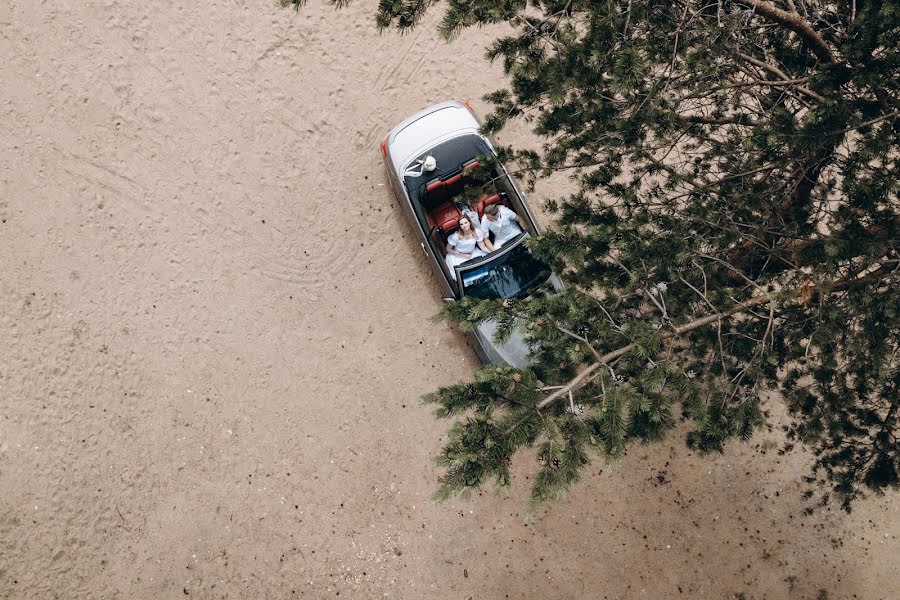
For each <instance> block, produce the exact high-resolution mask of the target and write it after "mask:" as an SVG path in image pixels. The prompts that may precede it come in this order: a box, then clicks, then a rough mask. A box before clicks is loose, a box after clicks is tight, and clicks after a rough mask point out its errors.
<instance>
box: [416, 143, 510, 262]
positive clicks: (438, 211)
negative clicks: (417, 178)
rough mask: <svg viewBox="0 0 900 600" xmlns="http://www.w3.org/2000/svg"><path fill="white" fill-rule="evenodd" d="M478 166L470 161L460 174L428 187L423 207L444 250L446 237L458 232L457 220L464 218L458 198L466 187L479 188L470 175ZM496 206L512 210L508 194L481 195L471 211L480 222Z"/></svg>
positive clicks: (426, 187) (439, 244) (430, 228)
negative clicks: (490, 208) (486, 209)
mask: <svg viewBox="0 0 900 600" xmlns="http://www.w3.org/2000/svg"><path fill="white" fill-rule="evenodd" d="M477 166H479V163H478V161H471V162H469V163H467V164H466V165H464V166H463V168H462V170H461V171H460V172H459V173H457V174H455V175H453V176H451V177H448V178H447V179H434V180H432V181H429V182H428V183H426V185H425V195H424V198H423V200H422V208H423V209H424V212H425V219H426V221H427V225H428V229H429V231H430V232H431V236H432V239H433V240H434V243H435V244H436V245H437V247H438V248H439V249H441V250H443V248H444V247H445V246H446V244H447V236H449V235H450V234H451V233H453V232H454V231H455V230H456V228H457V220H458V219H459V217H460V216H461V215H462V212H461V211H460V209H459V206H458V205H457V203H456V201H455V199H457V198H458V197H459V196H461V195H462V193H463V190H464V189H465V187H466V186H467V185H472V184H476V185H477V182H476V181H475V180H474V179H473V178H472V177H471V175H469V173H470V172H471V171H472V170H473V169H474V168H475V167H477ZM497 203H500V204H503V205H504V206H507V207H508V208H512V206H511V205H510V201H509V197H508V196H507V194H506V193H505V192H500V193H495V194H491V195H484V196H481V197H480V198H479V199H478V203H477V204H476V205H475V206H473V207H472V208H473V209H474V210H475V211H476V212H477V213H478V218H479V219H480V218H481V217H482V216H483V215H484V209H485V207H487V206H488V205H490V204H497ZM476 225H477V224H476Z"/></svg>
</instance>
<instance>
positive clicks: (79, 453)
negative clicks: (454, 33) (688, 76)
mask: <svg viewBox="0 0 900 600" xmlns="http://www.w3.org/2000/svg"><path fill="white" fill-rule="evenodd" d="M374 6H375V5H374V3H373V2H369V1H361V0H357V2H355V3H354V4H353V5H352V6H351V7H350V8H348V9H346V10H343V11H340V12H335V11H334V9H332V8H330V7H327V6H324V5H323V4H322V3H319V2H315V1H313V2H312V3H310V5H309V6H307V7H306V8H305V9H304V10H303V11H302V12H301V13H300V14H299V15H296V14H293V13H292V12H290V11H285V10H282V9H280V8H279V7H278V6H276V5H275V3H274V2H268V1H267V0H259V1H249V0H243V1H240V2H239V1H236V0H231V1H224V0H214V1H212V2H184V1H175V2H167V1H162V2H138V1H136V0H133V1H125V0H92V1H81V2H74V1H63V2H36V1H35V0H6V1H5V2H2V3H0V57H2V62H0V219H2V223H0V597H3V598H37V599H52V598H65V599H70V598H71V599H87V598H110V599H113V598H115V599H130V598H138V599H143V598H147V599H159V598H187V597H190V598H231V599H238V598H242V599H255V598H297V597H306V598H330V597H332V598H333V597H338V596H340V597H342V598H347V597H349V598H378V597H389V598H411V599H415V598H429V599H432V598H434V599H443V598H447V599H451V598H452V599H467V598H476V599H485V598H486V599H494V598H507V597H508V598H586V599H587V598H590V599H593V598H598V599H599V598H610V599H612V598H620V599H624V598H635V599H637V598H732V597H743V598H746V599H751V598H771V599H778V598H817V597H822V598H824V597H826V596H821V594H820V590H825V591H826V592H827V598H830V599H834V598H867V599H868V598H885V599H887V598H897V596H896V595H895V593H896V590H897V589H898V587H900V579H898V575H897V572H898V571H897V569H896V567H897V556H898V555H900V543H898V539H897V538H898V535H900V525H898V518H897V517H898V503H897V499H896V497H884V498H874V499H871V500H869V501H866V502H862V503H860V504H859V506H858V507H857V509H856V510H855V511H854V513H853V514H852V515H850V516H846V515H844V514H842V513H839V512H836V511H828V510H824V511H819V512H818V513H816V514H814V515H812V516H805V515H804V514H803V512H802V511H803V508H804V507H805V506H806V505H805V504H804V502H803V501H802V500H801V498H800V492H801V490H802V489H803V488H802V487H801V484H800V478H801V476H802V475H803V474H805V473H806V469H807V467H808V464H809V463H808V461H809V459H808V457H806V456H803V455H799V454H798V455H793V456H788V457H784V456H779V455H778V454H777V452H776V451H775V450H776V448H777V445H778V439H779V438H778V436H777V435H776V434H775V433H769V434H760V435H759V436H757V438H756V439H755V440H754V441H753V443H751V444H750V445H744V446H740V445H739V446H738V447H737V449H736V451H734V452H731V453H729V454H726V455H716V456H709V457H703V456H697V455H692V454H690V453H688V451H687V450H686V449H685V447H684V444H683V442H682V440H681V439H679V438H678V437H677V436H676V437H673V439H672V440H671V442H670V443H666V444H662V445H658V446H653V447H646V448H644V447H636V448H633V449H632V450H631V451H630V452H629V455H628V456H627V457H626V458H625V459H624V460H623V461H621V462H620V463H618V464H617V465H615V466H608V465H604V464H601V462H599V461H598V462H597V464H595V465H594V466H592V467H591V468H590V469H588V470H587V471H586V472H585V481H584V482H583V483H582V484H581V485H579V486H578V487H577V488H576V489H575V490H574V491H573V493H572V494H571V495H570V496H569V497H568V498H567V499H565V500H563V501H562V502H559V503H556V504H552V505H549V506H547V507H546V509H545V510H543V511H542V513H541V514H540V515H539V517H538V518H537V519H535V520H533V521H528V520H526V519H525V518H524V516H523V514H522V511H523V509H524V507H525V500H526V498H527V489H528V485H529V481H528V475H529V468H530V463H529V462H528V460H526V457H522V460H521V461H520V462H519V463H518V464H517V465H516V478H515V481H514V488H513V490H512V492H511V493H510V494H509V495H508V496H506V497H502V496H497V495H494V494H492V493H491V491H487V492H485V493H484V494H483V495H476V496H475V497H474V498H473V499H471V500H470V501H462V500H460V501H454V502H449V503H445V504H440V505H433V504H431V503H429V502H428V499H429V497H430V495H431V493H432V492H433V491H434V487H435V481H436V478H437V476H438V474H439V472H438V471H437V470H436V468H435V466H434V464H433V462H432V457H433V456H434V455H435V454H436V453H437V451H438V449H439V448H440V444H441V439H442V435H443V433H444V431H445V429H446V427H447V423H444V422H437V421H435V420H434V419H433V418H432V416H431V412H430V409H429V408H427V407H423V406H421V405H420V403H419V397H420V395H421V394H423V393H425V392H427V391H430V390H433V389H434V388H435V387H437V386H438V385H441V384H449V383H452V382H456V381H460V380H464V379H467V378H469V377H471V374H472V370H473V369H474V368H475V366H476V362H475V358H474V355H473V353H472V351H471V350H470V349H469V348H468V347H467V346H466V344H465V340H464V339H463V338H462V337H461V336H460V335H459V334H458V333H457V332H455V331H454V330H452V329H451V328H450V327H448V326H447V325H445V324H435V323H433V322H431V321H430V320H429V318H430V317H431V316H432V315H433V314H434V313H435V312H436V311H437V309H438V308H439V306H440V297H439V295H438V291H437V286H436V285H435V281H434V279H433V276H432V275H431V273H430V271H429V267H428V265H427V264H426V263H425V262H424V260H423V256H422V254H421V251H420V250H419V248H418V244H417V243H415V242H413V241H411V238H412V235H411V230H410V228H409V226H408V225H407V224H406V223H405V221H404V220H403V216H402V214H401V213H400V211H399V207H398V204H397V202H396V201H395V200H394V198H393V197H392V196H391V193H390V191H389V187H388V186H387V185H386V183H385V181H386V180H385V177H384V173H383V169H382V166H381V161H380V158H381V157H380V155H379V152H378V145H379V144H380V142H381V140H382V138H383V136H384V134H385V132H386V131H387V130H388V129H389V128H390V127H391V126H392V125H393V124H395V123H396V122H398V121H399V120H401V119H402V118H404V117H405V116H407V115H409V114H410V113H412V112H414V111H416V110H418V109H420V108H422V107H424V106H427V105H428V104H430V103H433V102H436V101H439V100H444V99H447V98H474V99H476V100H475V106H476V108H477V109H479V110H482V111H483V110H484V109H485V105H484V104H483V103H482V102H480V101H478V100H477V98H479V97H480V96H481V95H482V94H484V93H486V92H489V91H491V90H493V89H495V88H496V87H497V86H498V85H499V84H500V83H501V74H500V71H499V66H497V65H489V64H488V63H487V62H486V61H485V60H484V58H483V47H484V44H485V42H486V40H488V39H489V35H490V33H491V32H485V31H469V32H466V33H465V34H464V35H462V37H460V38H459V39H458V40H456V41H454V42H453V43H451V44H445V43H443V42H441V41H440V40H439V39H438V37H437V35H436V33H435V31H434V28H435V26H436V24H437V21H438V18H439V16H440V15H439V14H437V13H435V14H432V15H430V17H429V19H428V20H427V21H426V22H425V23H424V24H423V25H422V26H421V27H420V28H419V29H417V30H416V31H415V32H413V33H412V34H410V35H406V36H400V35H397V34H394V33H389V34H385V35H381V36H379V35H378V33H377V32H376V30H375V28H374V22H373V16H372V15H373V12H374ZM501 141H503V142H509V141H523V142H526V143H527V142H529V141H532V142H533V140H530V138H528V136H527V134H525V133H522V132H511V133H510V134H507V135H506V136H501ZM547 191H548V187H547V186H544V187H543V188H542V189H541V190H539V191H538V192H539V193H537V194H535V196H536V197H535V199H534V202H533V204H535V206H537V204H538V199H539V197H540V196H541V195H542V194H545V193H546V192H547ZM544 218H546V217H544ZM740 594H743V596H741V595H740Z"/></svg>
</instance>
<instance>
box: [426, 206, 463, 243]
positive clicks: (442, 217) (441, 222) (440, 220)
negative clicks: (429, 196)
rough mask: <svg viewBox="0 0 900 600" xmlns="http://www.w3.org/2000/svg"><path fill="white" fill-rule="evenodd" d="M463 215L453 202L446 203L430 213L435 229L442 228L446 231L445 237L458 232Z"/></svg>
mask: <svg viewBox="0 0 900 600" xmlns="http://www.w3.org/2000/svg"><path fill="white" fill-rule="evenodd" d="M461 214H462V213H461V212H460V211H459V208H457V206H456V205H455V204H453V203H452V202H445V203H443V204H441V205H439V206H435V207H434V208H432V209H431V210H430V211H429V216H430V217H431V222H432V223H433V224H434V226H435V227H440V228H441V229H442V230H443V231H444V235H448V234H449V233H450V232H451V231H455V230H456V228H457V226H458V223H457V221H458V220H459V217H460V215H461Z"/></svg>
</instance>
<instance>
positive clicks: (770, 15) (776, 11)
mask: <svg viewBox="0 0 900 600" xmlns="http://www.w3.org/2000/svg"><path fill="white" fill-rule="evenodd" d="M738 2H739V3H740V4H745V5H747V6H749V7H751V8H753V10H754V11H756V13H757V14H759V15H761V16H763V17H766V18H767V19H769V20H770V21H774V22H775V23H779V24H781V25H784V26H785V27H787V28H788V29H790V30H791V31H793V32H794V33H796V34H797V35H798V36H800V39H802V40H803V41H804V42H806V43H807V44H808V45H809V47H810V49H811V50H812V51H813V54H815V55H816V56H817V57H818V58H819V60H821V61H822V62H829V63H830V62H834V53H832V51H831V48H830V47H829V46H828V44H826V43H825V40H823V39H822V36H820V35H819V34H818V33H817V32H816V30H815V29H813V28H812V25H810V24H809V22H808V21H806V20H805V19H804V18H803V17H801V16H800V15H799V14H797V13H796V12H787V11H785V10H781V9H780V8H778V7H776V6H774V5H772V4H771V3H769V2H766V1H765V0H738Z"/></svg>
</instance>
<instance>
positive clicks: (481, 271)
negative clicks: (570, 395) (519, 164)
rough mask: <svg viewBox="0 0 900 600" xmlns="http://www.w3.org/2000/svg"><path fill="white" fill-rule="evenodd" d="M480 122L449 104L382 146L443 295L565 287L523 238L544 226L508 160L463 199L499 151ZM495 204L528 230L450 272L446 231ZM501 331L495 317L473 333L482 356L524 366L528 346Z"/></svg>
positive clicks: (409, 123)
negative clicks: (465, 215) (500, 337)
mask: <svg viewBox="0 0 900 600" xmlns="http://www.w3.org/2000/svg"><path fill="white" fill-rule="evenodd" d="M480 125H481V124H480V122H479V121H478V118H477V117H476V116H475V114H474V113H473V112H472V110H471V108H470V107H469V106H468V105H467V104H465V103H462V102H455V101H449V102H442V103H440V104H436V105H434V106H431V107H429V108H426V109H425V110H422V111H420V112H418V113H416V114H414V115H413V116H411V117H409V118H408V119H406V120H405V121H403V122H402V123H400V124H399V125H397V126H396V127H394V128H393V129H391V131H390V133H388V135H387V137H386V138H385V139H384V142H382V144H381V153H382V155H383V157H384V161H385V166H386V167H387V172H388V178H389V179H390V181H391V186H392V187H393V189H394V193H395V194H396V195H397V198H398V199H399V201H400V205H401V206H402V207H403V210H404V212H405V213H406V215H407V217H408V218H409V219H410V221H411V222H412V224H413V228H414V229H415V231H416V232H417V234H418V236H419V243H420V245H421V247H422V251H423V252H424V253H425V255H426V257H427V260H428V262H429V263H430V264H431V266H432V268H433V269H434V270H435V272H436V273H437V275H438V280H439V281H440V283H441V287H442V292H443V295H444V300H445V301H446V302H454V301H456V300H459V299H461V298H463V297H465V296H473V297H476V298H485V299H488V298H514V297H524V296H528V295H529V294H530V293H531V292H533V291H534V290H535V289H536V288H537V287H538V286H540V285H542V284H544V283H546V282H547V281H548V280H549V281H550V282H551V284H552V285H553V287H554V288H557V289H558V288H559V287H560V286H561V284H560V282H559V280H558V278H557V277H556V276H555V275H553V273H552V272H551V271H550V269H549V268H548V267H547V266H546V265H545V264H543V263H542V262H540V261H538V260H537V259H536V258H535V257H534V256H532V255H531V253H530V252H529V251H528V249H527V248H526V247H525V244H524V243H523V242H524V240H525V238H526V237H528V235H529V232H530V233H533V234H537V232H538V227H537V223H536V222H535V220H534V216H533V215H532V214H531V211H530V210H529V209H528V206H527V205H526V204H525V199H524V197H523V196H522V194H521V192H520V191H519V189H518V187H517V186H516V184H515V182H514V181H513V179H512V177H511V176H510V175H509V173H508V171H507V170H506V168H505V167H503V166H502V165H501V166H499V167H497V170H495V171H493V172H491V173H490V174H491V175H492V176H491V177H490V179H491V181H490V185H488V186H484V188H485V189H489V190H490V191H489V192H486V193H484V194H483V195H481V196H479V197H477V201H476V202H474V203H471V202H470V203H469V204H468V205H466V204H464V203H463V200H462V198H463V195H464V192H465V190H466V188H467V186H468V187H469V189H473V188H475V186H477V187H478V188H479V189H481V188H482V184H483V181H478V180H476V178H475V176H474V175H475V174H476V173H480V174H481V177H482V179H484V169H477V170H476V167H479V166H480V165H479V157H484V156H496V153H495V151H494V147H493V145H492V144H491V141H490V140H489V139H488V138H487V137H485V136H484V135H482V134H481V133H479V127H480ZM495 162H496V161H495ZM469 197H470V198H471V197H472V196H471V194H470V195H469ZM491 204H499V205H502V206H506V207H507V208H509V209H510V210H512V211H513V212H515V213H516V215H517V216H518V217H519V218H520V219H522V220H523V221H524V224H525V225H526V229H527V231H523V232H521V233H519V234H518V235H517V236H515V237H513V238H512V239H509V240H507V241H506V242H505V243H504V244H503V246H502V247H501V248H499V249H497V250H495V251H493V252H491V253H489V254H487V255H485V256H482V257H478V258H472V259H470V260H468V261H467V262H464V263H462V264H460V265H457V266H456V267H455V272H454V273H451V272H450V266H448V264H447V262H446V261H445V260H444V256H445V254H446V246H447V237H448V236H449V235H450V234H451V233H453V232H454V231H455V229H456V228H457V227H458V225H457V220H458V219H459V217H460V216H461V214H462V211H463V210H465V209H467V208H468V209H469V210H470V211H474V212H477V213H478V218H479V219H480V218H481V216H482V215H483V214H484V209H485V208H486V207H487V206H489V205H491ZM470 214H472V212H470ZM473 216H474V215H473ZM496 329H497V324H496V323H495V322H492V321H487V322H484V323H482V324H481V325H480V326H479V327H478V328H477V329H476V330H475V331H474V332H472V334H470V339H471V341H472V344H473V346H474V348H475V351H476V353H477V354H478V357H479V359H480V360H481V361H482V362H483V363H492V364H496V365H510V366H514V367H523V366H525V365H526V364H527V355H528V351H529V347H528V345H527V344H526V343H525V342H524V339H523V337H522V335H521V334H520V333H519V332H514V333H513V335H512V336H510V338H509V339H508V340H507V341H506V342H505V343H503V344H498V343H496V342H495V341H494V333H495V331H496Z"/></svg>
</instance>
